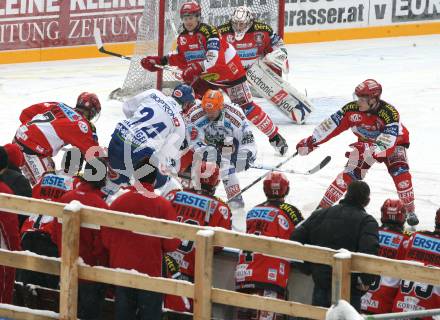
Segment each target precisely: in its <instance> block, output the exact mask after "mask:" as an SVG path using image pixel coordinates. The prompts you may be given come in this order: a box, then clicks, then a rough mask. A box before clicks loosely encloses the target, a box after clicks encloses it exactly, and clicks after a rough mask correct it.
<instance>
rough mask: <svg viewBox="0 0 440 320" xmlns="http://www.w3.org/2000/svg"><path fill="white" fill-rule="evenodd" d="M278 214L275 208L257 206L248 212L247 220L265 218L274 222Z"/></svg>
mask: <svg viewBox="0 0 440 320" xmlns="http://www.w3.org/2000/svg"><path fill="white" fill-rule="evenodd" d="M276 216H277V213H276V211H275V210H274V209H271V208H262V207H255V208H253V209H252V210H251V211H249V212H248V214H247V216H246V220H265V221H269V222H273V221H274V220H275V217H276Z"/></svg>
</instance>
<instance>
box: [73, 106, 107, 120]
mask: <svg viewBox="0 0 440 320" xmlns="http://www.w3.org/2000/svg"><path fill="white" fill-rule="evenodd" d="M76 109H77V110H78V111H79V112H80V113H81V115H82V116H83V117H85V118H87V120H89V121H90V122H93V123H96V122H97V121H98V120H99V117H100V116H101V111H99V112H96V109H88V108H84V107H81V106H80V107H76ZM92 110H93V113H92V112H91V111H92Z"/></svg>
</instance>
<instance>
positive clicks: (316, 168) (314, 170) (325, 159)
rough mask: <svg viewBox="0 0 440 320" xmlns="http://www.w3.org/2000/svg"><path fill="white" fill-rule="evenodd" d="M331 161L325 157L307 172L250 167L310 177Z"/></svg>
mask: <svg viewBox="0 0 440 320" xmlns="http://www.w3.org/2000/svg"><path fill="white" fill-rule="evenodd" d="M331 159H332V158H331V157H330V156H327V157H325V158H324V159H323V160H322V161H321V162H320V163H319V164H318V165H316V166H314V167H313V168H312V169H310V170H307V171H296V170H283V169H278V168H276V167H271V166H265V165H263V164H260V165H258V164H257V165H253V166H251V168H254V169H261V170H269V171H277V172H285V173H293V174H303V175H311V174H314V173H316V172H318V171H319V170H321V169H322V168H324V167H325V166H326V165H327V164H328V163H329V162H330V160H331Z"/></svg>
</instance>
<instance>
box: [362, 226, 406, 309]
mask: <svg viewBox="0 0 440 320" xmlns="http://www.w3.org/2000/svg"><path fill="white" fill-rule="evenodd" d="M408 238H409V234H407V233H401V232H398V231H393V230H390V229H389V228H387V227H383V226H382V227H380V228H379V245H380V248H379V256H381V257H386V258H390V259H398V253H399V251H400V250H401V248H402V247H403V245H404V242H405V241H407V240H408ZM399 286H400V279H396V278H392V277H385V276H382V277H380V278H379V279H378V280H376V281H375V282H374V283H373V284H372V285H370V289H369V290H368V292H367V293H365V294H364V295H363V296H362V299H361V309H362V310H363V311H368V312H369V313H374V314H378V313H389V312H391V310H392V308H393V302H394V298H395V296H396V294H397V291H398V289H399Z"/></svg>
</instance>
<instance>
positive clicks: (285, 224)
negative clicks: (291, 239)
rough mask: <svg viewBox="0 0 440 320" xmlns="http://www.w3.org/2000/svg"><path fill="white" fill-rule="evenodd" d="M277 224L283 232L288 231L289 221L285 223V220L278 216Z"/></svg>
mask: <svg viewBox="0 0 440 320" xmlns="http://www.w3.org/2000/svg"><path fill="white" fill-rule="evenodd" d="M278 224H279V225H280V227H281V228H283V229H284V230H287V229H289V221H287V219H286V218H285V217H284V216H283V215H281V214H280V215H278Z"/></svg>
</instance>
